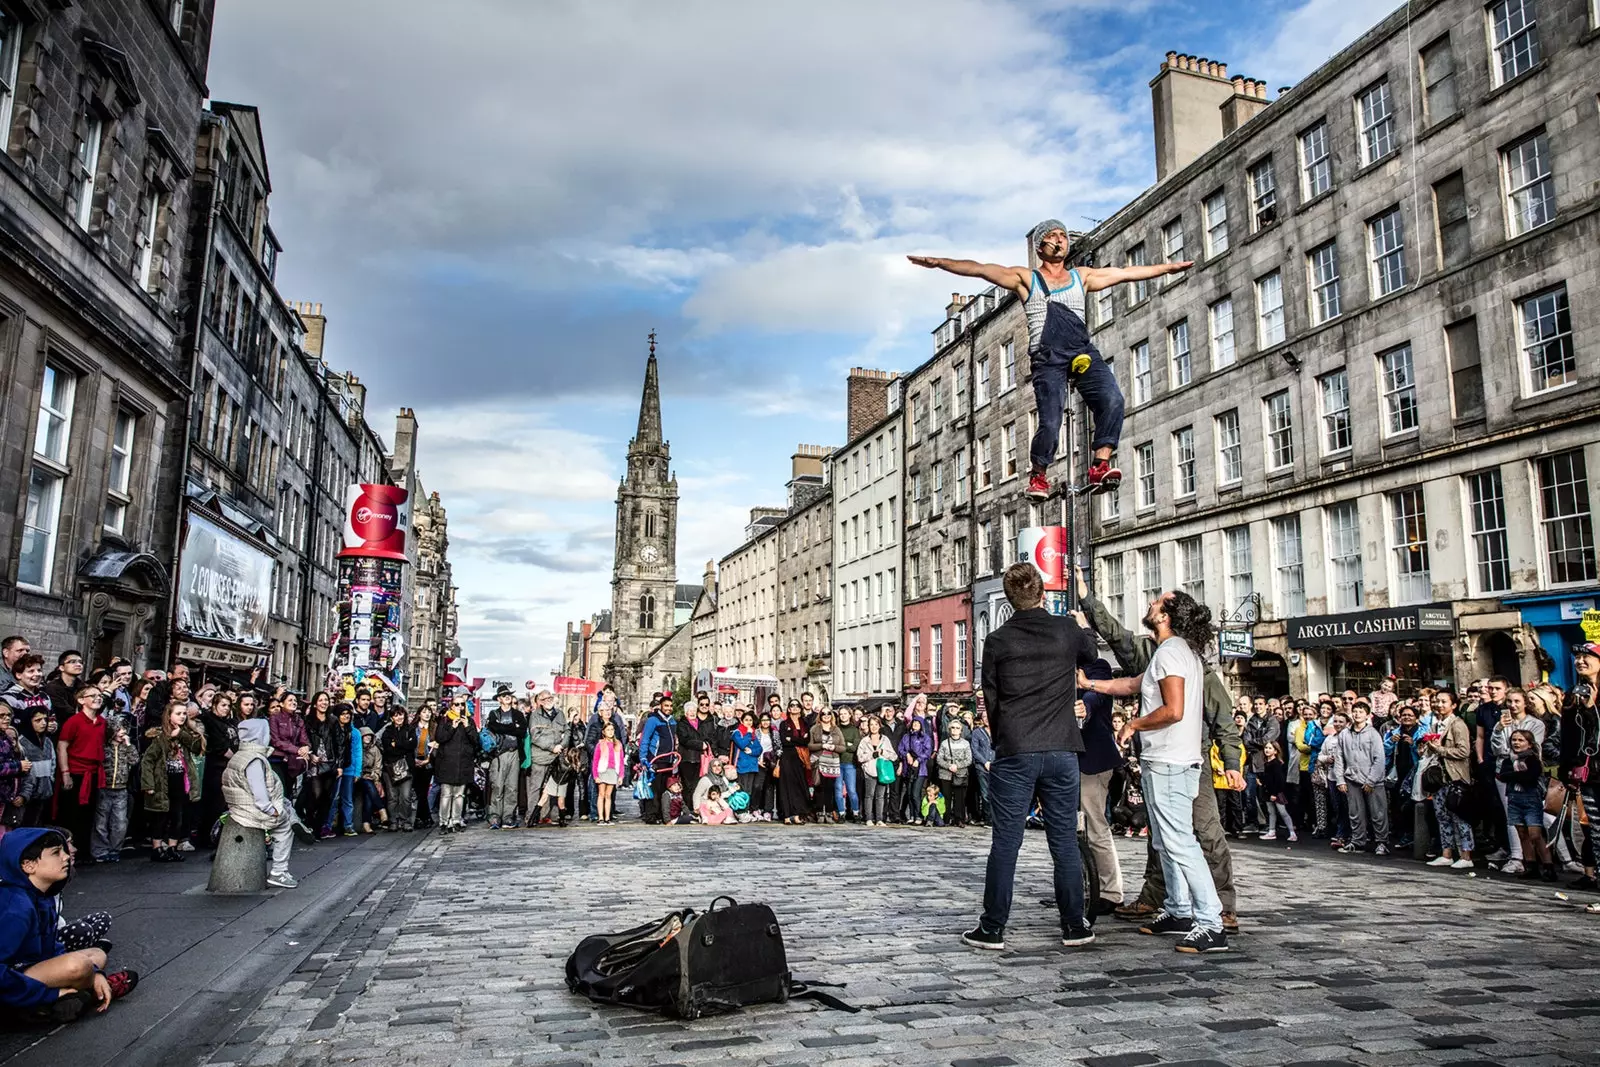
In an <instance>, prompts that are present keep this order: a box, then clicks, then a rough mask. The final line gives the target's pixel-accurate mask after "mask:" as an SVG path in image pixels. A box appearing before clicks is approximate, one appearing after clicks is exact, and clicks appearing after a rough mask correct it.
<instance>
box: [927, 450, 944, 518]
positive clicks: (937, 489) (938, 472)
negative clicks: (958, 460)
mask: <svg viewBox="0 0 1600 1067" xmlns="http://www.w3.org/2000/svg"><path fill="white" fill-rule="evenodd" d="M943 510H944V463H943V462H942V461H941V462H939V463H935V464H934V465H933V507H932V508H930V509H929V512H928V513H929V514H930V515H937V514H939V512H941V511H943Z"/></svg>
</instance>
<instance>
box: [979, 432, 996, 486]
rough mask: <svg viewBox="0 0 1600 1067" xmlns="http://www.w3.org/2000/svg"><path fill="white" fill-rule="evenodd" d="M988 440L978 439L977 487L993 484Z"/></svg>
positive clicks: (985, 438) (984, 438)
mask: <svg viewBox="0 0 1600 1067" xmlns="http://www.w3.org/2000/svg"><path fill="white" fill-rule="evenodd" d="M990 451H991V449H990V440H989V438H987V437H981V438H979V439H978V488H979V489H987V488H989V487H990V486H991V485H993V484H994V471H993V470H992V469H990V466H989V455H990Z"/></svg>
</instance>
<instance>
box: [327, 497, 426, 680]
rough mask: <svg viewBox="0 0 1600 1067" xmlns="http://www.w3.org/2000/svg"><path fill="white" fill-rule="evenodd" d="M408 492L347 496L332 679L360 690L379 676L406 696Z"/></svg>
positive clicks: (408, 616) (340, 561)
mask: <svg viewBox="0 0 1600 1067" xmlns="http://www.w3.org/2000/svg"><path fill="white" fill-rule="evenodd" d="M407 496H408V494H407V492H406V491H405V490H404V489H399V488H396V487H395V486H392V485H352V486H350V487H349V488H348V489H347V490H346V491H345V520H344V548H343V549H341V550H340V552H339V593H338V596H339V603H338V612H339V631H338V637H337V639H336V641H335V643H334V648H333V663H332V666H331V667H330V673H331V674H334V675H346V676H353V678H354V681H355V682H356V683H357V684H360V683H363V682H366V681H367V680H368V678H369V677H371V676H373V675H376V676H378V677H379V678H381V679H382V680H383V684H387V685H388V686H389V687H390V688H391V689H392V690H393V691H394V692H395V693H396V694H397V695H399V696H401V697H404V695H405V693H404V690H405V684H404V682H405V679H404V667H405V627H406V624H407V623H408V622H409V620H410V614H411V613H410V610H409V605H408V604H406V602H405V595H404V590H405V581H404V578H405V573H404V572H405V563H406V533H407V530H408V528H409V526H410V518H411V515H410V511H409V509H408V508H407V506H406V499H407Z"/></svg>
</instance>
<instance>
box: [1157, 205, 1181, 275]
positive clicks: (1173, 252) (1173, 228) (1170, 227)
mask: <svg viewBox="0 0 1600 1067" xmlns="http://www.w3.org/2000/svg"><path fill="white" fill-rule="evenodd" d="M1161 258H1162V259H1164V260H1166V261H1167V262H1168V263H1181V262H1182V261H1183V220H1182V219H1173V220H1172V221H1171V222H1169V223H1167V224H1166V225H1165V226H1163V227H1162V228H1161ZM1167 277H1169V278H1181V277H1183V275H1181V274H1169V275H1168V276H1167Z"/></svg>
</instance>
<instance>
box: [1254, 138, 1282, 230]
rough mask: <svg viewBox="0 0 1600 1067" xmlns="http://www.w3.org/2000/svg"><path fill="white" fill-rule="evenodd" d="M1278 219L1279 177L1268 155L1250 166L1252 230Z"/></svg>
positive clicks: (1268, 224) (1269, 224)
mask: <svg viewBox="0 0 1600 1067" xmlns="http://www.w3.org/2000/svg"><path fill="white" fill-rule="evenodd" d="M1277 221H1278V178H1277V174H1276V172H1275V171H1274V170H1273V169H1272V159H1271V158H1270V157H1268V158H1267V159H1263V160H1262V161H1261V162H1260V163H1257V164H1256V165H1255V166H1253V167H1251V168H1250V230H1251V232H1252V233H1254V232H1255V231H1257V230H1260V229H1262V228H1263V227H1265V226H1271V225H1272V224H1273V223H1274V222H1277Z"/></svg>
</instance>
